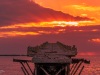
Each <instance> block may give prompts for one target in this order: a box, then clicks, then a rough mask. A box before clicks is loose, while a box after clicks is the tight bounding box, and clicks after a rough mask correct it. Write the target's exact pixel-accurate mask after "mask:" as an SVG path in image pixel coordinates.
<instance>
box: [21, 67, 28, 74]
mask: <svg viewBox="0 0 100 75" xmlns="http://www.w3.org/2000/svg"><path fill="white" fill-rule="evenodd" d="M21 69H22V71H23V73H24V75H27V74H26V72H25V70H24V68H23V67H21Z"/></svg>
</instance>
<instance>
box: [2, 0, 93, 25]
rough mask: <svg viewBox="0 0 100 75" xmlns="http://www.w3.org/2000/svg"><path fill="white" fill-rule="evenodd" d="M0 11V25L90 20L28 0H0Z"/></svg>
mask: <svg viewBox="0 0 100 75" xmlns="http://www.w3.org/2000/svg"><path fill="white" fill-rule="evenodd" d="M0 11H1V12H0V26H4V25H14V24H19V23H31V22H35V23H38V22H44V21H46V22H48V21H84V20H85V21H86V20H89V21H90V20H92V19H90V18H88V17H80V16H78V17H75V16H73V15H70V13H69V14H68V13H63V12H61V11H56V10H53V9H50V8H45V7H42V6H40V5H38V4H36V3H35V2H33V1H30V0H0Z"/></svg>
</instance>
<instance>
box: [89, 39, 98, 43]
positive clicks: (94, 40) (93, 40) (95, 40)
mask: <svg viewBox="0 0 100 75" xmlns="http://www.w3.org/2000/svg"><path fill="white" fill-rule="evenodd" d="M88 41H89V42H95V43H100V38H94V39H90V40H88Z"/></svg>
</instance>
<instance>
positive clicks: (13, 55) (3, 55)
mask: <svg viewBox="0 0 100 75" xmlns="http://www.w3.org/2000/svg"><path fill="white" fill-rule="evenodd" d="M0 56H27V55H0Z"/></svg>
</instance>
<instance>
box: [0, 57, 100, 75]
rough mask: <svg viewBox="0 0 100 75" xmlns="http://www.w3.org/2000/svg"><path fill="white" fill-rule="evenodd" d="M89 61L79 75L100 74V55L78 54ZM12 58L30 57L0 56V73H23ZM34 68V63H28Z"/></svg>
mask: <svg viewBox="0 0 100 75" xmlns="http://www.w3.org/2000/svg"><path fill="white" fill-rule="evenodd" d="M78 57H79V58H86V59H89V60H90V61H91V64H90V65H85V68H84V70H83V72H82V74H81V75H100V56H78ZM13 58H20V59H31V58H26V57H0V75H24V74H23V72H22V70H21V68H20V67H21V65H20V64H19V63H16V62H13ZM30 65H31V67H32V69H34V64H30Z"/></svg>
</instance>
